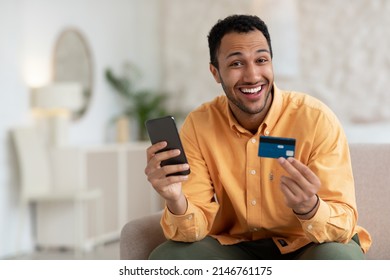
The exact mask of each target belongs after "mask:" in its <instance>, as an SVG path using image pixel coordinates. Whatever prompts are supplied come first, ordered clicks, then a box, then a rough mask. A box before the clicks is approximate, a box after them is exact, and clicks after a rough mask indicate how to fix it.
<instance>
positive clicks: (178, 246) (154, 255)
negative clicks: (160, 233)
mask: <svg viewBox="0 0 390 280" xmlns="http://www.w3.org/2000/svg"><path fill="white" fill-rule="evenodd" d="M188 251H189V250H187V248H186V243H181V242H175V241H166V242H164V243H163V244H161V245H160V246H158V247H156V248H155V249H154V250H153V251H152V252H151V253H150V255H149V260H188V259H189V256H188Z"/></svg>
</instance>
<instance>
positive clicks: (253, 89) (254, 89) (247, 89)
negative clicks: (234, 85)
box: [241, 86, 261, 94]
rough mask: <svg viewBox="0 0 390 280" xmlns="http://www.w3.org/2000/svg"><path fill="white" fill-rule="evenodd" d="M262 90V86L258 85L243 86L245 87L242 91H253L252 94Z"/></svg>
mask: <svg viewBox="0 0 390 280" xmlns="http://www.w3.org/2000/svg"><path fill="white" fill-rule="evenodd" d="M260 90H261V86H260V87H257V88H243V89H241V91H242V92H243V93H251V94H253V93H256V92H258V91H260Z"/></svg>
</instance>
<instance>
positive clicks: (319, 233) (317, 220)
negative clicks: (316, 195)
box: [298, 198, 330, 242]
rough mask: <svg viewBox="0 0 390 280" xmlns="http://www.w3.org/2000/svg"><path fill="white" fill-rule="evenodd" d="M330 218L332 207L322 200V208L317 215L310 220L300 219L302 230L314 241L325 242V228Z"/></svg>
mask: <svg viewBox="0 0 390 280" xmlns="http://www.w3.org/2000/svg"><path fill="white" fill-rule="evenodd" d="M329 218H330V207H329V205H328V204H327V203H326V202H324V201H323V200H322V199H321V198H320V206H319V207H318V209H317V212H316V213H315V215H314V216H313V217H312V218H311V219H309V220H302V219H299V218H298V219H299V221H300V222H301V225H302V228H303V230H304V231H305V233H306V234H307V235H308V236H309V238H310V239H311V240H312V241H316V242H324V241H325V239H326V235H325V234H324V230H323V229H324V227H325V226H326V224H327V221H329Z"/></svg>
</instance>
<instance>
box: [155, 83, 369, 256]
mask: <svg viewBox="0 0 390 280" xmlns="http://www.w3.org/2000/svg"><path fill="white" fill-rule="evenodd" d="M180 134H181V139H182V142H183V145H184V149H185V152H186V155H187V158H188V161H189V164H190V168H191V174H190V175H189V180H188V181H187V182H185V183H183V192H184V194H185V196H186V197H187V200H188V208H187V211H186V213H185V214H184V215H173V214H172V213H171V212H170V211H169V210H167V209H165V212H164V215H163V217H162V220H161V224H162V227H163V230H164V233H165V235H166V237H167V238H168V239H172V240H177V241H184V242H193V241H197V240H200V239H202V238H204V237H205V236H206V235H211V236H213V237H215V238H216V239H217V240H218V241H219V242H220V243H221V244H226V245H227V244H235V243H238V242H242V241H247V240H257V239H262V238H273V240H274V242H275V244H276V245H277V246H278V248H279V249H280V251H281V252H282V253H288V252H292V251H295V250H297V249H299V248H301V247H303V246H304V245H306V244H308V243H309V242H316V243H322V242H327V241H337V242H343V243H346V242H348V241H349V240H350V239H351V238H352V236H353V235H354V234H355V233H358V234H359V238H360V243H361V246H362V248H363V250H364V251H367V250H368V248H369V246H370V244H371V238H370V235H369V234H368V233H367V232H366V231H365V230H364V229H363V228H361V227H359V226H357V225H356V221H357V217H358V214H357V210H356V201H355V190H354V180H353V175H352V167H351V160H350V155H349V148H348V143H347V139H346V137H345V134H344V131H343V129H342V127H341V125H340V123H339V121H338V120H337V118H336V116H335V115H334V114H333V113H332V112H331V110H330V109H329V108H328V107H326V106H325V105H324V104H323V103H321V102H320V101H318V100H317V99H315V98H313V97H310V96H308V95H304V94H301V93H296V92H287V91H282V90H279V89H278V88H276V86H274V97H273V102H272V105H271V108H270V111H269V112H268V114H267V116H266V118H265V120H264V122H263V124H262V125H261V126H260V127H259V129H258V131H257V133H256V134H255V135H253V134H252V133H251V132H249V131H247V130H246V129H244V128H243V127H242V126H240V125H239V124H238V123H237V121H236V120H235V118H234V117H233V115H232V113H231V112H230V109H229V107H228V102H227V98H226V97H225V96H219V97H217V98H215V99H214V100H213V101H211V102H209V103H206V104H203V105H202V106H200V107H199V108H198V109H196V110H195V111H193V112H191V113H190V114H189V115H188V117H187V119H186V120H185V122H184V124H183V127H182V128H181V131H180ZM260 135H269V136H278V137H289V138H296V150H295V158H296V159H298V160H300V161H301V162H302V163H304V164H305V165H307V166H308V167H309V168H310V169H311V170H312V171H313V172H314V173H315V174H316V175H317V176H318V177H319V178H320V180H321V184H322V186H321V189H320V190H319V193H318V195H319V197H320V206H319V209H318V211H317V213H316V214H315V215H314V216H313V217H312V218H311V219H309V220H300V219H299V218H298V217H297V216H296V215H295V214H294V213H293V211H292V209H290V208H288V207H287V206H286V204H285V202H284V196H283V194H282V192H281V191H280V188H279V184H280V177H281V175H287V174H286V172H285V171H284V170H283V168H282V167H281V166H280V165H279V164H278V162H277V160H276V159H270V158H260V157H259V156H258V146H259V137H260Z"/></svg>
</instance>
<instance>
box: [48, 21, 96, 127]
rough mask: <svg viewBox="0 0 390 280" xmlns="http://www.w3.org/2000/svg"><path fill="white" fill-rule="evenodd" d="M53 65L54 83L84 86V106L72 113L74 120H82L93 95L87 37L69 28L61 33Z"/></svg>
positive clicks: (56, 44)
mask: <svg viewBox="0 0 390 280" xmlns="http://www.w3.org/2000/svg"><path fill="white" fill-rule="evenodd" d="M52 63H53V66H52V67H53V77H52V81H53V82H80V83H81V84H82V87H83V100H84V102H83V103H84V104H83V106H82V108H81V109H80V110H78V111H76V112H72V119H73V120H77V119H80V118H81V117H82V116H83V115H84V114H85V112H86V111H87V109H88V107H89V106H90V103H91V99H92V95H93V62H92V56H91V51H90V47H89V45H88V42H87V40H86V37H85V36H84V35H83V34H82V33H81V31H80V30H78V29H77V28H73V27H68V28H65V29H64V30H63V31H61V32H60V34H59V36H58V38H57V39H56V42H55V46H54V52H53V59H52ZM79 74H80V76H74V75H79ZM72 75H73V76H72Z"/></svg>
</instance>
